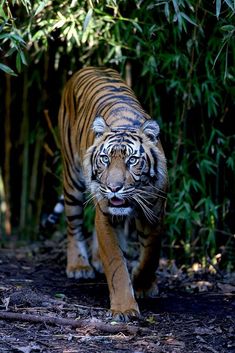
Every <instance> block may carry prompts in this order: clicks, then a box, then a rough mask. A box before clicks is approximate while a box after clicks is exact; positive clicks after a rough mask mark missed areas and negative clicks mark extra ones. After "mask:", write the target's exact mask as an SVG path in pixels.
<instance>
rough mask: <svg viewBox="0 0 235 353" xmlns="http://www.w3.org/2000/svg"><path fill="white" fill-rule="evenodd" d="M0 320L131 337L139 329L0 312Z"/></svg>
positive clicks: (87, 321)
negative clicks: (84, 329)
mask: <svg viewBox="0 0 235 353" xmlns="http://www.w3.org/2000/svg"><path fill="white" fill-rule="evenodd" d="M0 319H2V320H19V321H26V322H32V323H44V324H48V325H60V326H71V327H73V328H81V327H86V328H88V327H90V328H94V329H96V330H100V331H103V332H107V333H119V332H126V333H129V334H131V335H136V334H137V332H139V331H140V330H141V329H140V328H139V327H135V326H130V325H127V324H115V325H111V324H106V323H104V322H101V321H91V320H83V319H79V320H73V319H64V318H59V317H50V316H45V315H41V316H38V315H30V314H21V313H14V312H9V311H0Z"/></svg>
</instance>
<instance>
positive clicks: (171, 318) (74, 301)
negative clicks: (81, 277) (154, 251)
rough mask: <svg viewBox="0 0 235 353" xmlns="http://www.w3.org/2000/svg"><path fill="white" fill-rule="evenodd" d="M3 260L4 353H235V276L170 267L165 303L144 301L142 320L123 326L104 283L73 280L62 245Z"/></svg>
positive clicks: (0, 343) (0, 333) (11, 252)
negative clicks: (117, 320)
mask: <svg viewBox="0 0 235 353" xmlns="http://www.w3.org/2000/svg"><path fill="white" fill-rule="evenodd" d="M61 247H62V249H63V251H62V250H60V249H61ZM0 259H1V260H0V298H1V302H0V352H2V353H3V352H24V353H31V352H48V353H49V352H51V353H57V352H63V353H75V352H79V353H80V352H84V353H88V352H94V353H99V352H118V353H125V352H128V353H129V352H133V353H144V352H150V353H151V352H156V353H165V352H167V353H168V352H169V353H178V352H180V353H194V352H195V353H199V352H200V353H207V352H213V353H217V352H228V353H232V352H235V274H231V273H230V274H228V273H223V272H221V271H219V270H218V269H216V268H215V267H213V266H211V265H210V266H209V265H208V266H207V267H206V268H204V269H202V268H201V267H200V265H199V264H194V265H193V267H191V268H188V269H186V268H185V267H177V266H176V264H175V263H174V262H172V261H171V262H169V261H166V260H164V259H163V260H161V264H160V268H159V270H158V278H159V288H160V294H159V296H158V297H157V298H154V299H143V300H139V306H140V310H141V314H142V317H141V319H139V320H135V321H133V322H130V323H121V324H120V323H115V322H113V321H112V319H110V318H108V316H107V312H108V307H109V299H108V288H107V284H106V281H105V278H104V277H103V276H99V277H98V278H97V279H96V280H94V281H86V282H85V281H83V282H77V281H76V280H72V279H67V278H66V275H65V270H64V269H65V251H64V244H63V243H62V244H61V243H60V244H58V242H56V241H55V240H46V241H43V242H40V243H38V242H37V243H35V244H31V245H30V246H23V247H20V248H15V247H14V246H11V247H9V248H4V249H0ZM9 313H12V315H13V317H5V316H4V315H5V314H6V315H7V314H9ZM27 315H28V316H27ZM3 317H5V318H4V319H3ZM54 318H55V319H54ZM74 323H75V324H74ZM76 326H77V327H76Z"/></svg>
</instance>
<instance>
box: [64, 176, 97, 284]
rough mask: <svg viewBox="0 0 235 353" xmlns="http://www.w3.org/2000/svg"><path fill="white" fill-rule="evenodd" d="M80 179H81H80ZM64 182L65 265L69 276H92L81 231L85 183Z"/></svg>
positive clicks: (85, 277)
mask: <svg viewBox="0 0 235 353" xmlns="http://www.w3.org/2000/svg"><path fill="white" fill-rule="evenodd" d="M80 180H81V179H80ZM70 184H71V183H67V184H66V183H65V184H64V185H66V187H64V199H65V213H66V217H67V242H68V244H67V267H66V273H67V276H68V277H69V278H76V279H87V278H94V277H95V273H94V270H93V268H92V266H91V265H90V263H89V259H88V252H87V244H86V239H85V237H84V233H83V203H84V191H85V185H84V183H83V181H79V178H78V179H77V180H76V182H73V187H72V188H71V187H70V186H69V185H70Z"/></svg>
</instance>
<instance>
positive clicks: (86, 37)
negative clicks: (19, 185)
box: [0, 0, 235, 259]
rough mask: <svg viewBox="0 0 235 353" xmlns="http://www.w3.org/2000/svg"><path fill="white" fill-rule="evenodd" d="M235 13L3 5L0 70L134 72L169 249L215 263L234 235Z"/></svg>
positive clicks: (172, 0)
mask: <svg viewBox="0 0 235 353" xmlns="http://www.w3.org/2000/svg"><path fill="white" fill-rule="evenodd" d="M234 12H235V4H234V1H231V0H225V1H221V0H216V1H214V2H210V1H206V0H147V1H137V0H135V1H127V0H121V1H115V0H107V1H94V0H89V1H81V0H72V1H71V2H67V1H49V0H43V1H42V0H35V1H29V0H24V1H20V0H15V1H13V2H11V3H10V2H9V1H6V0H5V1H4V0H2V1H1V7H0V47H1V59H0V70H3V71H5V72H6V73H8V74H15V72H18V73H20V72H21V71H22V70H23V69H24V68H25V66H26V65H28V66H29V67H33V65H39V64H40V63H42V62H43V61H44V60H45V55H46V53H50V60H51V61H53V70H54V71H55V72H58V73H60V74H61V75H62V73H63V65H64V62H65V60H66V62H68V64H67V66H66V69H67V71H71V72H73V71H75V70H77V69H78V68H80V67H82V66H84V65H109V66H114V67H116V68H117V69H118V70H119V71H120V72H121V73H122V74H123V75H124V76H125V74H126V68H127V67H128V65H129V67H131V68H132V81H133V88H134V90H135V92H136V94H137V96H138V98H139V99H140V101H141V102H142V104H143V105H144V106H145V108H146V110H147V111H148V112H150V114H151V115H152V117H153V118H156V119H158V120H159V121H160V125H161V127H162V141H163V145H164V148H165V150H166V154H167V159H168V167H169V180H170V188H169V198H168V205H167V234H168V235H169V238H168V240H167V242H168V246H170V247H171V248H172V249H173V247H174V246H176V247H180V248H181V249H183V251H184V254H185V256H186V257H187V258H192V259H194V258H195V256H197V255H196V254H199V253H198V251H199V250H198V249H199V248H200V249H201V250H202V252H201V253H200V255H203V256H207V255H208V254H209V255H210V256H214V255H215V254H216V252H218V251H219V246H221V244H219V243H218V241H217V238H218V234H222V233H223V232H226V234H230V235H229V236H227V238H226V235H225V240H224V243H226V244H227V243H228V241H229V239H231V234H232V230H231V229H230V228H229V225H228V224H227V223H226V219H227V218H228V217H229V214H230V211H231V204H232V203H234V201H233V200H232V198H233V197H234V195H235V189H234V183H233V182H234V177H233V175H234V172H235V151H234V142H235V141H234V140H235V134H234V130H232V129H231V127H232V124H231V119H232V118H231V117H232V116H233V115H234V112H232V109H233V104H234V92H235V90H234V82H235V65H234V63H235V60H234V59H235V51H234V48H235V45H234V44H235V43H234V31H235V26H234ZM52 47H53V50H54V51H53V55H52V54H51V53H52V51H51V48H52ZM34 75H35V76H34V77H37V84H38V86H40V87H41V85H43V83H42V79H41V78H40V74H37V73H36V69H35V71H34ZM34 80H35V81H36V79H35V78H34ZM32 84H33V83H32ZM34 84H35V83H34ZM55 110H56V111H57V109H55ZM88 213H89V212H88ZM87 219H88V223H89V222H90V221H89V217H87ZM223 234H225V233H223ZM200 255H198V256H199V257H200Z"/></svg>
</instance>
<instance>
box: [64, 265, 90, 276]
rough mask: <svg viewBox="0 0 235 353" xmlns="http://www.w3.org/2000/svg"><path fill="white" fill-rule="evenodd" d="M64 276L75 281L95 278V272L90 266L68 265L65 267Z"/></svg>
mask: <svg viewBox="0 0 235 353" xmlns="http://www.w3.org/2000/svg"><path fill="white" fill-rule="evenodd" d="M66 274H67V277H68V278H75V279H89V278H95V272H94V270H93V268H92V267H91V266H90V265H87V266H79V265H77V266H74V265H69V264H68V265H67V267H66Z"/></svg>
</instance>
